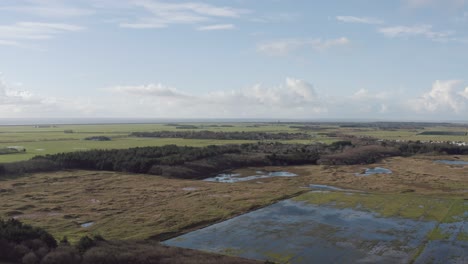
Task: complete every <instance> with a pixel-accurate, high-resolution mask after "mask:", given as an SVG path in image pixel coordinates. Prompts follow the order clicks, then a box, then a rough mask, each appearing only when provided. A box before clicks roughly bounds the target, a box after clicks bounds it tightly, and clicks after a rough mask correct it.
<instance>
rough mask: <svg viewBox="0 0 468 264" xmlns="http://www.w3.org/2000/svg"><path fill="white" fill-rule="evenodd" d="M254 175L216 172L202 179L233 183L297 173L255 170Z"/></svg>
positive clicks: (289, 175)
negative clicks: (244, 175)
mask: <svg viewBox="0 0 468 264" xmlns="http://www.w3.org/2000/svg"><path fill="white" fill-rule="evenodd" d="M255 173H256V175H250V176H246V177H242V176H241V174H239V173H222V174H218V175H217V176H215V177H212V178H207V179H204V181H209V182H227V183H234V182H243V181H251V180H255V179H265V178H271V177H294V176H297V174H294V173H291V172H287V171H272V172H267V171H256V172H255Z"/></svg>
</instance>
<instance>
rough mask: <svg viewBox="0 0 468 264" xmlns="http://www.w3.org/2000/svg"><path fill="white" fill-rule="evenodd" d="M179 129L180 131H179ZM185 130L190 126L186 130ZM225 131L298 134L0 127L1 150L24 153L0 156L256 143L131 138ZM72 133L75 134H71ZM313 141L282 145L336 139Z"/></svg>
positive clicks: (154, 127)
mask: <svg viewBox="0 0 468 264" xmlns="http://www.w3.org/2000/svg"><path fill="white" fill-rule="evenodd" d="M178 127H179V128H178ZM180 127H182V128H180ZM184 127H191V128H190V129H185V128H184ZM187 130H192V131H203V130H210V131H223V132H239V131H254V132H270V133H279V132H299V130H298V129H294V128H290V127H289V125H287V124H284V125H282V124H255V123H233V124H211V123H203V124H201V123H194V124H187V123H183V124H118V125H117V124H116V125H114V124H109V125H104V124H103V125H56V126H46V127H35V126H0V148H3V147H9V146H21V147H24V148H25V149H26V152H25V153H18V154H8V155H0V163H1V162H13V161H19V160H27V159H30V158H32V157H34V156H37V155H45V154H55V153H60V152H71V151H80V150H89V149H123V148H132V147H146V146H163V145H168V144H175V145H180V146H196V147H198V146H199V147H202V146H208V145H224V144H241V143H253V142H256V141H254V140H214V139H213V140H210V139H181V138H138V137H131V136H129V134H130V133H132V132H154V131H187ZM70 132H73V133H70ZM309 133H310V134H311V135H312V136H313V137H312V138H311V139H310V140H287V141H280V142H288V143H302V144H308V143H313V142H324V143H331V142H333V141H335V140H336V139H335V138H330V137H328V136H326V135H318V134H317V133H313V132H309ZM90 136H107V137H110V138H111V139H112V140H111V141H87V140H84V139H85V138H87V137H90Z"/></svg>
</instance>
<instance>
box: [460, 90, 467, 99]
mask: <svg viewBox="0 0 468 264" xmlns="http://www.w3.org/2000/svg"><path fill="white" fill-rule="evenodd" d="M460 95H461V96H463V97H465V98H466V99H468V87H466V88H465V90H463V91H462V92H460Z"/></svg>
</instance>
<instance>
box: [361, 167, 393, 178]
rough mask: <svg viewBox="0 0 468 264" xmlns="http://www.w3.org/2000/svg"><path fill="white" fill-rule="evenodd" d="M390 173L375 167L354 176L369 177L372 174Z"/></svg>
mask: <svg viewBox="0 0 468 264" xmlns="http://www.w3.org/2000/svg"><path fill="white" fill-rule="evenodd" d="M391 173H392V171H391V170H389V169H385V168H381V167H375V168H373V169H366V170H365V171H364V173H362V174H361V173H355V174H354V175H356V176H371V175H373V174H391Z"/></svg>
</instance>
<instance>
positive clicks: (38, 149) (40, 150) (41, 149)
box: [36, 148, 45, 151]
mask: <svg viewBox="0 0 468 264" xmlns="http://www.w3.org/2000/svg"><path fill="white" fill-rule="evenodd" d="M44 150H45V149H41V148H39V149H36V151H44Z"/></svg>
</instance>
